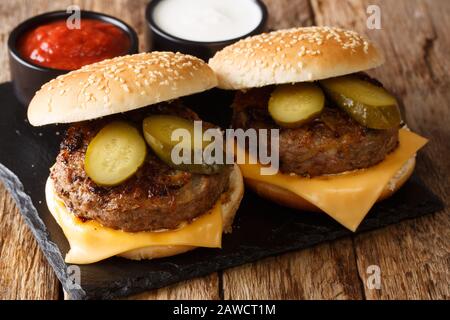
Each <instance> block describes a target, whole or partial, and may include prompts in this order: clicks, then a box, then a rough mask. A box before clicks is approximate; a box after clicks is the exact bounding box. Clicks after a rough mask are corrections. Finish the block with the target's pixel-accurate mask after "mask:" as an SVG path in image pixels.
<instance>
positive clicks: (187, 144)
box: [143, 115, 226, 174]
mask: <svg viewBox="0 0 450 320" xmlns="http://www.w3.org/2000/svg"><path fill="white" fill-rule="evenodd" d="M176 129H185V130H187V131H188V132H189V135H190V141H189V140H187V139H183V138H180V140H172V132H173V131H174V130H176ZM143 132H144V137H145V140H146V141H147V143H148V145H149V146H150V147H151V149H152V150H153V151H154V152H155V154H156V155H157V156H158V158H160V159H161V160H162V161H164V162H165V163H166V164H168V165H169V166H171V167H172V168H174V169H177V170H182V171H188V172H192V173H198V174H216V173H219V172H220V171H222V170H223V169H224V168H225V166H226V165H224V164H218V163H212V164H209V163H205V162H202V163H199V164H196V163H194V153H195V152H196V151H197V152H201V153H202V154H203V151H204V149H205V148H206V147H207V146H208V145H209V144H210V143H211V142H210V141H206V140H203V132H200V134H201V135H202V140H201V141H200V143H199V144H200V145H199V146H197V145H195V142H194V139H195V136H194V122H193V121H190V120H187V119H184V118H180V117H177V116H172V115H154V116H149V117H147V118H145V119H144V122H143ZM176 145H179V146H180V147H182V148H185V149H186V150H190V152H191V154H190V160H191V163H175V162H174V161H173V160H172V150H173V148H174V147H175V146H176ZM202 158H203V157H202Z"/></svg>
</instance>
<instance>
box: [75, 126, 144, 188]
mask: <svg viewBox="0 0 450 320" xmlns="http://www.w3.org/2000/svg"><path fill="white" fill-rule="evenodd" d="M146 155H147V146H146V144H145V141H144V139H143V138H142V136H141V134H140V133H139V130H138V129H136V128H135V127H133V126H132V125H130V124H128V123H126V122H122V121H116V122H112V123H110V124H108V125H106V126H105V127H104V128H103V129H101V130H100V131H99V132H98V133H97V135H96V136H95V137H94V139H92V141H91V142H90V143H89V146H88V148H87V151H86V156H85V159H84V169H85V171H86V173H87V175H88V176H89V178H91V179H92V180H93V181H94V182H95V183H96V184H98V185H101V186H115V185H118V184H120V183H122V182H123V181H125V180H127V179H128V178H129V177H131V176H132V175H133V174H135V173H136V171H137V170H138V169H139V167H140V166H141V165H142V164H143V163H144V161H145V157H146Z"/></svg>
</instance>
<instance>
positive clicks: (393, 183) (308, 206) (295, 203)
mask: <svg viewBox="0 0 450 320" xmlns="http://www.w3.org/2000/svg"><path fill="white" fill-rule="evenodd" d="M415 165H416V157H415V156H414V157H412V158H410V159H409V160H408V161H407V162H406V163H405V164H404V165H403V166H402V167H401V168H400V170H399V171H397V173H396V174H395V175H394V177H392V178H391V180H390V181H389V182H388V184H387V185H386V187H385V188H384V189H383V191H382V192H381V195H380V196H379V198H378V200H377V202H378V201H381V200H384V199H386V198H388V197H390V196H391V195H392V194H394V193H395V192H396V191H397V190H398V189H400V188H401V186H403V184H404V183H405V182H406V181H407V180H408V179H409V177H410V176H411V174H412V173H413V171H414V167H415ZM245 184H246V186H247V187H249V188H250V189H251V190H253V191H254V192H256V193H257V194H258V195H259V196H261V197H263V198H266V199H269V200H271V201H273V202H275V203H277V204H279V205H282V206H285V207H289V208H294V209H298V210H302V211H314V212H322V210H320V209H319V208H318V207H316V206H315V205H313V204H312V203H310V202H308V201H307V200H305V199H303V198H302V197H300V196H299V195H297V194H295V193H293V192H291V191H289V190H286V189H283V188H281V187H278V186H275V185H273V184H269V183H266V182H261V181H257V180H253V179H245Z"/></svg>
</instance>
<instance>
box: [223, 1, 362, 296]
mask: <svg viewBox="0 0 450 320" xmlns="http://www.w3.org/2000/svg"><path fill="white" fill-rule="evenodd" d="M264 2H265V3H266V4H267V7H268V8H269V12H270V15H271V19H270V21H269V28H271V29H281V28H289V27H294V26H307V25H312V24H313V22H314V16H313V15H312V11H311V7H310V4H309V2H308V1H299V0H297V1H288V0H282V1H277V0H265V1H264ZM223 293H224V294H223V295H224V298H225V299H361V298H362V297H363V295H362V289H361V283H360V281H359V278H358V274H357V269H356V264H355V258H354V249H353V246H352V241H351V240H350V239H349V238H346V239H343V240H339V241H336V242H333V243H327V244H322V245H319V246H316V247H314V248H311V249H305V250H302V251H300V252H295V253H288V254H285V255H282V256H280V257H274V258H270V259H266V260H263V261H261V262H256V263H253V264H248V265H246V266H244V267H238V268H234V269H230V270H225V271H224V272H223Z"/></svg>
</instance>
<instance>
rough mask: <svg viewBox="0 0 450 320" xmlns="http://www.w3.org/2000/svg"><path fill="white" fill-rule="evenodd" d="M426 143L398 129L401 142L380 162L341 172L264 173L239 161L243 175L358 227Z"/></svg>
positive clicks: (256, 166) (410, 133)
mask: <svg viewBox="0 0 450 320" xmlns="http://www.w3.org/2000/svg"><path fill="white" fill-rule="evenodd" d="M426 143H427V139H425V138H422V137H421V136H419V135H417V134H415V133H412V132H410V131H408V130H406V129H401V130H400V131H399V146H398V148H397V149H396V150H394V151H393V152H392V153H390V154H389V155H388V156H387V157H386V158H385V160H384V161H382V162H381V163H379V164H377V165H375V166H373V167H370V168H367V169H364V170H357V171H353V172H348V173H345V174H340V175H329V176H321V177H314V178H303V177H299V176H291V175H287V174H281V173H278V174H276V175H261V174H260V169H261V165H260V164H249V163H246V164H239V167H240V168H241V171H242V175H243V176H244V178H250V179H254V180H258V181H263V182H265V183H270V184H273V185H276V186H278V187H281V188H284V189H286V190H289V191H291V192H293V193H295V194H297V195H299V196H300V197H302V198H304V199H306V200H308V201H309V202H310V203H312V204H314V205H315V206H317V207H318V208H320V209H321V210H323V211H324V212H325V213H327V214H328V215H329V216H330V217H332V218H333V219H335V220H336V221H338V222H339V223H340V224H342V225H343V226H345V227H346V228H348V229H350V230H352V231H355V230H356V228H357V227H358V226H359V224H360V223H361V221H362V220H363V219H364V217H365V216H366V214H367V212H369V210H370V208H372V206H373V205H374V203H375V202H376V200H377V199H378V197H379V196H380V194H381V192H382V191H383V189H384V188H385V187H386V185H387V184H388V182H389V180H390V179H391V178H392V177H393V176H394V175H395V174H396V173H397V171H399V170H400V169H401V168H402V166H403V165H404V164H405V163H406V161H408V159H410V158H411V157H412V156H414V155H415V153H416V152H417V150H419V149H420V148H421V147H423V146H424V145H425V144H426Z"/></svg>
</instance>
